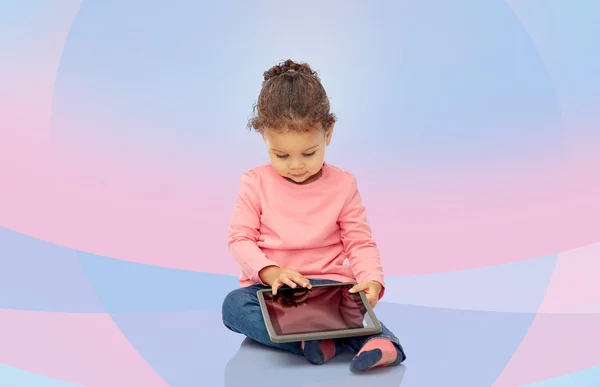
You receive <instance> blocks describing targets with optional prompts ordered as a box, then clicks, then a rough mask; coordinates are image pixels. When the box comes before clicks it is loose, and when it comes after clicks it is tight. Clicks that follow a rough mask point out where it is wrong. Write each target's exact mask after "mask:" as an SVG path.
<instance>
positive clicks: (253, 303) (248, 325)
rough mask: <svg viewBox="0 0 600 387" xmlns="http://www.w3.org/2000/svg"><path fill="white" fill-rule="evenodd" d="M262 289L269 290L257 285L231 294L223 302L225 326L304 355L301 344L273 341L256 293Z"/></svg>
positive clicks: (236, 290) (270, 344) (317, 281)
mask: <svg viewBox="0 0 600 387" xmlns="http://www.w3.org/2000/svg"><path fill="white" fill-rule="evenodd" d="M310 282H311V283H312V284H313V285H316V284H322V283H330V282H333V281H327V280H310ZM261 289H268V288H267V287H266V286H263V285H259V284H257V285H252V286H249V287H245V288H239V289H235V290H233V291H232V292H230V293H229V294H228V295H227V296H226V297H225V300H224V301H223V307H222V313H223V324H224V325H225V326H226V327H227V328H228V329H229V330H231V331H233V332H236V333H240V334H242V335H244V336H246V337H248V338H250V339H252V340H254V341H256V342H258V343H261V344H263V345H267V346H269V347H274V348H279V349H282V350H285V351H288V352H292V353H296V354H299V355H302V354H303V351H302V348H301V346H300V343H274V342H272V341H271V338H270V337H269V332H268V331H267V327H266V326H265V320H264V319H263V316H262V312H261V310H260V304H259V303H258V296H257V295H256V292H257V291H259V290H261Z"/></svg>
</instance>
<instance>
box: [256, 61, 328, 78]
mask: <svg viewBox="0 0 600 387" xmlns="http://www.w3.org/2000/svg"><path fill="white" fill-rule="evenodd" d="M287 72H290V73H294V72H298V73H304V74H308V75H312V76H313V77H315V78H317V79H319V77H318V75H317V72H316V71H313V69H311V68H310V66H309V65H308V64H307V63H296V62H294V61H293V60H291V59H288V60H286V61H284V62H281V63H279V64H278V65H276V66H273V67H271V68H270V69H268V70H267V71H265V72H264V80H265V81H268V80H269V79H271V78H273V77H276V76H278V75H281V74H285V73H287Z"/></svg>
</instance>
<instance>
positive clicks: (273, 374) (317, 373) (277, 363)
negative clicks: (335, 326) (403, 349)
mask: <svg viewBox="0 0 600 387" xmlns="http://www.w3.org/2000/svg"><path fill="white" fill-rule="evenodd" d="M352 357H353V353H351V352H350V351H349V350H347V351H344V352H342V353H341V354H339V355H338V356H336V357H335V358H334V359H332V360H331V361H329V362H328V363H326V364H323V365H320V366H316V365H313V364H310V363H309V362H308V361H307V360H306V359H305V358H304V357H302V356H297V355H294V354H291V353H288V352H284V351H281V350H277V349H272V348H267V347H265V346H263V345H261V344H258V343H256V342H254V341H252V340H250V339H245V340H244V341H243V342H242V344H241V346H240V348H239V350H238V352H237V353H236V354H235V356H234V357H233V358H232V359H231V360H230V361H229V362H228V363H227V365H226V367H225V378H224V380H225V387H247V386H249V385H255V384H256V385H265V386H270V385H285V386H286V387H338V386H339V387H342V386H343V387H365V386H369V385H372V386H377V387H398V386H400V385H402V380H403V378H404V373H405V372H406V366H404V365H400V366H399V367H390V368H381V369H377V370H372V371H371V372H369V373H365V374H361V375H356V374H353V373H351V372H350V369H349V365H350V360H351V359H352Z"/></svg>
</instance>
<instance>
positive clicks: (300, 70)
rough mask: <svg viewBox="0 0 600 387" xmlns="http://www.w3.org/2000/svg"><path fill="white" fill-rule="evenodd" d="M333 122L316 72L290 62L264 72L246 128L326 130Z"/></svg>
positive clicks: (258, 129)
mask: <svg viewBox="0 0 600 387" xmlns="http://www.w3.org/2000/svg"><path fill="white" fill-rule="evenodd" d="M335 121H336V117H335V114H333V113H330V111H329V98H328V97H327V93H326V92H325V89H324V88H323V85H322V84H321V80H320V79H319V77H318V75H317V73H316V72H315V71H313V70H312V69H311V68H310V66H309V65H308V64H306V63H296V62H294V61H292V60H290V59H288V60H286V61H284V62H282V63H280V64H279V65H276V66H273V67H271V68H270V69H269V70H267V71H265V73H264V81H263V84H262V89H261V91H260V94H259V96H258V102H256V103H255V104H254V117H252V118H251V119H250V120H248V129H254V130H256V131H257V132H259V133H264V131H265V130H266V129H269V130H276V131H286V130H293V131H298V132H307V131H312V130H324V131H326V132H327V131H329V130H331V129H332V127H333V124H334V123H335Z"/></svg>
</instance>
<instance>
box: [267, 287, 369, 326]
mask: <svg viewBox="0 0 600 387" xmlns="http://www.w3.org/2000/svg"><path fill="white" fill-rule="evenodd" d="M351 288H352V285H335V286H314V287H313V288H312V289H303V288H301V289H298V288H297V289H291V288H285V289H279V291H278V292H277V295H276V296H275V297H273V295H272V293H271V292H266V293H265V294H264V296H265V304H266V306H267V311H268V313H269V317H270V319H271V323H272V325H273V329H274V330H275V332H276V333H277V335H291V334H301V333H319V332H329V331H338V330H346V329H362V328H373V327H374V326H375V324H374V323H373V320H371V318H370V316H369V314H368V313H367V308H366V307H365V305H364V303H363V301H362V299H361V296H360V294H358V293H355V294H352V293H349V290H350V289H351Z"/></svg>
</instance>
